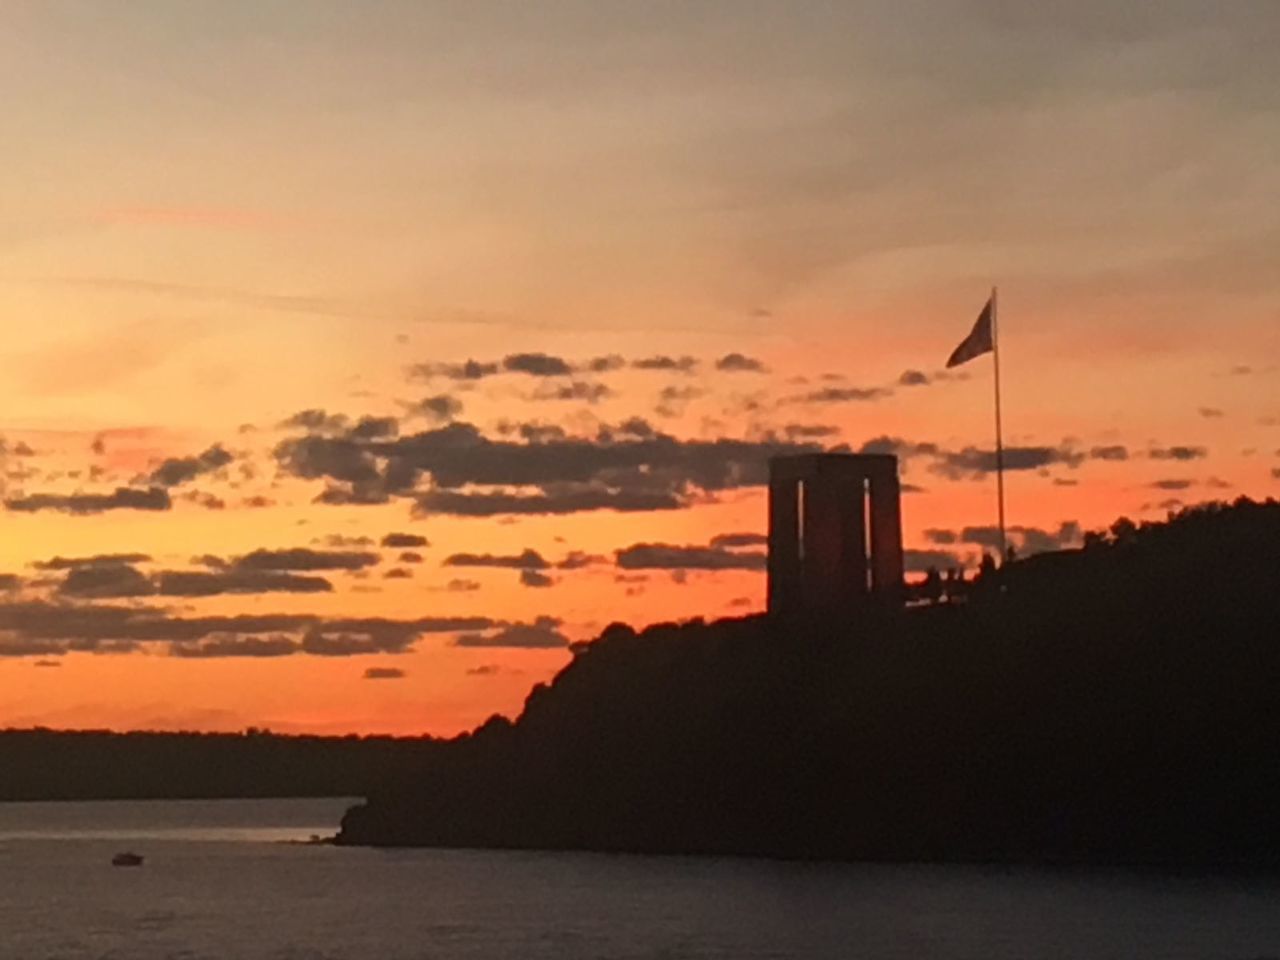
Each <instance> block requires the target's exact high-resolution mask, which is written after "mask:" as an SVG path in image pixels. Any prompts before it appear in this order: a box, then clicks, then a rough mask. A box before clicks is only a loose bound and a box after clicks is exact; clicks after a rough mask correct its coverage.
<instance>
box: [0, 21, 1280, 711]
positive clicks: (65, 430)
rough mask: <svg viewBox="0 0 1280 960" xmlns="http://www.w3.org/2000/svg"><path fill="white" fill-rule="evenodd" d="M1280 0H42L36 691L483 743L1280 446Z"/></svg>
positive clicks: (30, 627)
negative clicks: (856, 544)
mask: <svg viewBox="0 0 1280 960" xmlns="http://www.w3.org/2000/svg"><path fill="white" fill-rule="evenodd" d="M1277 47H1280V7H1277V6H1276V4H1275V3H1274V2H1272V0H1256V2H1250V0H1227V2H1222V3H1216V4H1210V3H1204V2H1188V0H1165V2H1162V3H1159V4H1123V5H1121V4H1114V3H1112V2H1102V0H1080V2H1076V3H1072V4H1059V5H1055V6H1054V7H1052V8H1049V7H1046V6H1044V5H1028V4H1025V3H1023V2H1020V0H934V2H928V3H925V2H918V0H895V2H892V3H889V2H880V0H870V2H863V3H858V4H833V3H826V2H818V0H790V2H786V3H771V2H753V0H733V2H729V0H705V2H697V0H682V2H662V0H654V2H644V3H636V2H611V0H595V2H563V0H547V2H543V3H539V4H529V3H518V2H505V3H503V2H485V0H468V2H443V0H440V2H413V3H407V2H406V3H396V2H379V0H367V2H361V3H355V2H341V3H340V2H325V0H307V2H303V0H254V2H247V0H246V2H240V0H216V2H212V0H211V2H196V0H192V2H187V3H182V4H174V3H169V2H160V0H136V2H133V3H130V4H106V3H100V2H99V3H74V2H62V0H9V2H7V3H5V4H3V5H2V6H0V88H3V89H4V90H5V91H6V97H5V100H6V107H5V111H4V117H3V119H0V131H2V132H3V142H4V144H5V151H4V154H5V157H4V162H3V164H0V316H2V317H3V320H4V331H5V336H4V338H3V341H2V342H0V369H3V371H4V376H2V377H0V434H2V435H3V444H2V445H0V497H2V500H3V506H4V510H3V511H2V512H0V526H2V528H3V531H4V532H3V535H0V572H2V573H3V576H0V588H2V589H3V594H0V726H5V725H7V726H31V725H45V726H51V727H76V728H80V727H95V728H97V727H106V728H113V729H137V728H152V729H196V730H239V729H243V728H245V727H248V726H258V727H264V726H265V727H269V728H270V729H273V730H279V731H286V732H302V731H311V732H320V733H346V732H359V733H376V732H383V733H399V734H417V733H424V732H426V733H433V734H442V735H443V734H452V733H455V732H457V731H460V730H464V729H467V728H469V727H471V726H473V725H475V724H477V723H479V722H482V721H483V720H484V719H485V718H486V717H488V716H490V715H491V714H493V713H495V712H501V713H507V714H513V713H515V712H517V711H518V710H519V708H520V704H521V703H522V701H523V699H524V697H525V696H526V695H527V693H528V691H529V689H530V688H531V687H532V686H533V685H534V684H536V683H541V682H546V681H547V680H548V679H549V678H550V677H552V676H553V675H554V674H555V672H556V671H558V670H559V669H561V668H562V667H563V666H564V665H565V664H566V663H567V662H569V660H570V658H571V656H572V654H571V652H570V650H569V644H570V643H572V642H577V641H582V640H589V639H590V638H591V637H593V636H595V635H597V634H598V633H599V632H600V631H601V630H602V629H603V628H604V627H605V626H606V625H608V624H609V623H611V622H615V621H622V622H626V623H630V624H632V625H635V626H637V627H639V626H642V625H644V624H648V623H653V622H657V621H663V620H678V619H686V618H690V617H698V616H702V617H707V618H708V619H710V618H715V617H722V616H734V615H740V614H745V613H751V612H755V611H759V610H760V609H762V606H763V595H764V574H763V549H764V548H763V544H762V537H761V535H762V534H763V532H764V529H765V505H764V499H763V496H762V487H761V482H762V480H763V478H764V476H765V463H766V461H767V458H768V457H769V456H770V455H773V454H778V453H787V452H801V451H816V450H823V449H840V450H852V451H855V452H856V451H875V452H892V453H896V454H898V455H899V457H900V465H901V472H902V480H903V484H904V495H903V522H904V535H905V541H906V546H907V548H908V553H907V559H908V566H909V568H910V569H911V571H912V573H913V574H918V573H920V572H922V571H923V570H924V569H926V568H927V567H928V566H929V565H930V564H940V565H951V564H960V565H970V566H971V565H974V564H975V563H976V561H977V560H978V559H979V557H980V555H981V551H982V549H983V547H984V545H989V544H990V543H991V542H992V539H991V538H992V536H993V530H992V526H993V524H994V523H995V484H994V477H993V474H992V463H993V459H994V458H993V456H992V449H993V444H994V437H993V433H994V430H993V412H992V364H991V359H992V358H991V357H990V356H985V357H981V358H979V359H977V360H974V361H972V362H971V363H968V364H966V365H964V366H962V367H959V368H956V369H954V370H951V371H946V370H944V369H943V364H944V362H945V360H946V358H947V356H948V355H949V354H950V352H951V350H952V349H953V348H954V347H955V346H956V344H957V343H959V342H960V340H961V339H963V337H964V336H965V335H966V334H967V333H968V331H969V328H970V326H971V325H972V323H973V321H974V319H975V318H976V317H977V314H978V312H979V310H980V309H981V308H982V305H983V303H984V302H985V301H986V298H987V296H988V295H989V292H990V290H991V288H992V287H993V286H996V285H998V287H999V330H1000V359H1001V375H1002V391H1003V403H1004V435H1005V444H1006V447H1007V450H1006V454H1007V465H1008V470H1007V472H1006V488H1007V493H1006V498H1007V507H1008V518H1009V524H1010V525H1011V528H1012V534H1013V536H1012V539H1013V542H1014V543H1015V545H1016V546H1017V547H1018V548H1019V549H1021V550H1022V551H1023V552H1032V551H1036V550H1043V549H1053V548H1058V547H1069V546H1072V545H1074V544H1077V543H1078V542H1079V538H1080V536H1081V535H1082V533H1083V532H1084V531H1087V530H1090V529H1099V528H1103V527H1105V526H1107V525H1109V524H1110V523H1111V522H1112V521H1113V520H1114V519H1115V518H1117V517H1118V516H1120V515H1127V516H1130V517H1133V518H1135V519H1141V520H1153V519H1160V518H1162V517H1164V516H1165V515H1166V513H1167V512H1168V511H1170V510H1175V509H1179V508H1180V507H1181V506H1183V505H1190V504H1195V503H1198V502H1202V501H1205V500H1211V499H1234V498H1235V497H1238V496H1241V495H1245V496H1251V497H1253V498H1255V499H1256V498H1263V497H1267V496H1275V495H1276V494H1277V492H1278V491H1280V254H1278V253H1277V251H1278V250H1280V204H1277V203H1276V199H1275V198H1276V197H1277V196H1280V164H1278V163H1277V160H1276V158H1277V157H1280V60H1278V59H1277V58H1276V57H1275V55H1274V51H1275V50H1276V49H1277Z"/></svg>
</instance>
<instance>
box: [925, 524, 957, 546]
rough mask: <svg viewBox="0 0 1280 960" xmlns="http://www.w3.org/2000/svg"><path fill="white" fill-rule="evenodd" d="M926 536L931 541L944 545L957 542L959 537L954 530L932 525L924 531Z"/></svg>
mask: <svg viewBox="0 0 1280 960" xmlns="http://www.w3.org/2000/svg"><path fill="white" fill-rule="evenodd" d="M924 538H925V539H926V540H927V541H929V542H930V543H940V544H943V545H946V544H951V543H955V542H956V540H958V539H959V537H958V536H957V535H956V532H955V531H954V530H940V529H938V528H937V527H931V528H929V529H928V530H926V531H925V532H924Z"/></svg>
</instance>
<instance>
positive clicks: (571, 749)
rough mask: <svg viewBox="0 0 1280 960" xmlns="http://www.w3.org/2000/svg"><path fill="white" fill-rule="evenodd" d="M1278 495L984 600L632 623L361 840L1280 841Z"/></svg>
mask: <svg viewBox="0 0 1280 960" xmlns="http://www.w3.org/2000/svg"><path fill="white" fill-rule="evenodd" d="M1277 597H1280V504H1278V503H1276V502H1274V501H1267V502H1266V503H1255V502H1252V501H1249V500H1245V499H1241V500H1239V501H1237V502H1236V503H1234V504H1232V505H1229V506H1228V505H1223V504H1218V505H1210V506H1206V507H1200V508H1196V509H1193V510H1188V511H1184V512H1182V513H1180V514H1178V515H1176V516H1172V517H1170V519H1169V520H1168V521H1167V522H1162V523H1156V524H1145V525H1142V526H1135V525H1134V524H1131V523H1129V522H1128V521H1123V520H1122V521H1118V522H1117V523H1116V524H1115V525H1114V526H1113V527H1112V529H1111V531H1110V532H1109V533H1108V534H1105V535H1093V536H1090V537H1089V538H1088V540H1087V542H1086V546H1085V548H1084V549H1082V550H1078V551H1071V552H1066V553H1060V554H1051V555H1042V556H1038V557H1033V558H1031V559H1029V560H1025V561H1021V562H1016V563H1012V564H1009V565H1007V566H1006V567H1005V568H1004V569H1002V570H1001V571H999V572H998V573H997V574H995V575H992V576H988V577H987V578H986V579H985V580H983V581H981V582H979V583H977V584H975V585H974V587H973V589H972V590H971V593H970V596H969V599H968V602H966V603H952V604H946V603H942V604H936V605H933V606H925V607H919V608H913V609H908V610H901V611H896V612H888V611H878V612H877V611H868V612H867V613H866V615H865V616H864V617H862V618H860V619H859V620H858V621H857V622H854V623H847V624H807V625H796V624H792V625H783V624H779V623H772V622H770V621H769V620H768V619H767V618H764V617H754V618H747V619H742V620H724V621H718V622H715V623H710V624H707V623H702V622H695V623H688V624H682V625H674V624H668V625H659V626H654V627H651V628H649V629H647V630H644V631H643V632H641V633H638V634H637V633H636V632H634V631H632V630H631V629H630V628H628V627H625V626H622V625H615V626H612V627H610V628H608V629H606V630H605V631H604V632H603V633H602V635H601V636H600V637H599V638H598V639H597V640H595V641H594V642H592V643H590V644H587V645H584V646H582V647H581V648H580V649H579V650H578V652H577V655H576V656H575V658H574V660H573V661H572V662H571V663H570V664H569V665H568V666H566V667H565V669H564V670H563V671H562V672H561V673H560V674H559V675H558V676H557V677H556V678H555V679H554V681H553V682H552V683H551V684H550V685H549V686H545V687H543V686H539V687H538V688H535V689H534V691H533V692H532V693H531V694H530V696H529V698H528V700H527V702H526V704H525V708H524V711H523V713H522V714H521V715H520V717H519V718H518V719H517V720H516V721H515V722H514V723H512V722H508V721H506V720H504V719H501V718H494V719H492V720H491V721H489V722H488V723H486V724H485V725H484V726H483V727H481V728H480V729H478V730H476V731H475V732H474V733H473V734H471V735H467V736H464V737H460V738H458V739H456V740H454V741H451V742H448V743H444V744H440V745H438V747H437V748H436V749H433V750H431V751H430V752H428V753H425V754H423V755H422V756H421V757H420V758H418V759H417V760H415V762H413V763H411V764H408V765H405V766H402V767H401V768H400V769H399V770H398V774H397V777H396V778H395V781H394V782H390V781H389V782H386V783H384V784H382V785H381V786H380V787H378V788H377V789H375V790H373V791H372V792H371V795H370V796H369V800H368V802H367V803H366V804H364V805H361V806H358V807H355V808H353V809H352V810H351V811H349V812H348V814H347V816H346V817H345V819H344V821H343V827H342V831H341V833H340V835H339V838H338V840H339V842H340V843H345V844H369V845H442V846H501V847H546V848H582V849H596V850H626V851H643V852H672V853H674V852H679V853H730V854H753V855H767V856H780V857H817V858H859V859H895V860H908V859H909V860H919V859H924V860H956V859H963V860H1000V861H1028V860H1035V861H1138V862H1153V863H1199V862H1246V861H1247V862H1276V861H1280V754H1278V753H1277V750H1276V744H1277V743H1280V698H1278V697H1277V690H1280V687H1278V685H1277V682H1278V681H1280V610H1278V606H1277Z"/></svg>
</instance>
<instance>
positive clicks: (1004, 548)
mask: <svg viewBox="0 0 1280 960" xmlns="http://www.w3.org/2000/svg"><path fill="white" fill-rule="evenodd" d="M998 314H999V310H998V309H997V307H996V288H995V287H992V288H991V352H992V353H993V354H994V355H995V357H994V360H995V374H996V500H997V503H998V504H999V514H1000V565H1001V566H1003V565H1004V562H1005V559H1006V558H1007V557H1008V556H1009V550H1008V544H1007V542H1006V540H1005V531H1004V438H1003V437H1002V436H1001V431H1000V323H999V318H998Z"/></svg>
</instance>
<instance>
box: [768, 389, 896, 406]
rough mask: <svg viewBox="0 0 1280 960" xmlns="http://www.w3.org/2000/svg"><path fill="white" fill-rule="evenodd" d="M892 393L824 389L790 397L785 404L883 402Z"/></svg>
mask: <svg viewBox="0 0 1280 960" xmlns="http://www.w3.org/2000/svg"><path fill="white" fill-rule="evenodd" d="M891 393H892V391H890V390H886V389H884V388H883V387H823V388H822V389H821V390H814V391H811V392H810V393H806V394H802V395H800V396H797V397H788V398H787V399H786V400H784V401H783V402H784V403H861V402H866V401H871V400H883V399H884V398H885V397H887V396H889V395H890V394H891Z"/></svg>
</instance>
